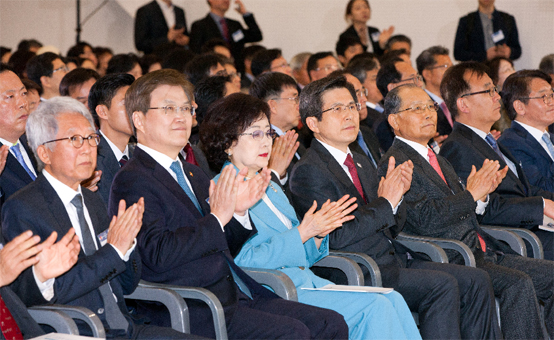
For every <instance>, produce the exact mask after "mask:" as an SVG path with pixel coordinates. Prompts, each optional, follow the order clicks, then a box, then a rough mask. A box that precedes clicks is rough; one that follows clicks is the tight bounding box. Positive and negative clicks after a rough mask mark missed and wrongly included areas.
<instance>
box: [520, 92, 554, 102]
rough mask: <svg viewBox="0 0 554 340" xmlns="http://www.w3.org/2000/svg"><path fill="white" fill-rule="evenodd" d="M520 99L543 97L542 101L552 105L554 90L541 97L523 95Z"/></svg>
mask: <svg viewBox="0 0 554 340" xmlns="http://www.w3.org/2000/svg"><path fill="white" fill-rule="evenodd" d="M519 99H542V101H543V102H544V103H545V104H546V105H550V104H552V102H553V101H554V91H553V92H550V94H545V95H543V96H540V97H522V98H519Z"/></svg>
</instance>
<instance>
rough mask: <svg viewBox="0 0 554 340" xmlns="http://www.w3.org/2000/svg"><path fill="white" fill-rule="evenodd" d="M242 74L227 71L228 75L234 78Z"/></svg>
mask: <svg viewBox="0 0 554 340" xmlns="http://www.w3.org/2000/svg"><path fill="white" fill-rule="evenodd" d="M241 76H242V74H241V73H240V72H231V73H229V77H231V79H233V78H235V77H239V78H240V77H241Z"/></svg>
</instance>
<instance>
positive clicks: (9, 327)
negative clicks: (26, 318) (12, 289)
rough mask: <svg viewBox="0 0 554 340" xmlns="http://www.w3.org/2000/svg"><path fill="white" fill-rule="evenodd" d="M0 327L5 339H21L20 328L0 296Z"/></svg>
mask: <svg viewBox="0 0 554 340" xmlns="http://www.w3.org/2000/svg"><path fill="white" fill-rule="evenodd" d="M0 329H1V330H2V334H3V335H4V337H5V338H6V340H23V335H22V334H21V330H20V329H19V327H18V326H17V323H16V322H15V320H14V319H13V317H12V313H10V310H9V309H8V307H6V303H4V299H2V296H0Z"/></svg>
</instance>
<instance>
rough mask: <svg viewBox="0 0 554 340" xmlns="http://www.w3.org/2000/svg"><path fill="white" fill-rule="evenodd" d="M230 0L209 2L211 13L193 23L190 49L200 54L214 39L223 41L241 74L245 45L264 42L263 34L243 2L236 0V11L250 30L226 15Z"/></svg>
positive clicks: (211, 0)
mask: <svg viewBox="0 0 554 340" xmlns="http://www.w3.org/2000/svg"><path fill="white" fill-rule="evenodd" d="M230 3H231V2H230V1H229V0H208V5H209V6H210V13H208V15H207V16H206V17H205V18H204V19H200V20H198V21H195V22H193V23H192V27H191V29H190V48H191V49H192V50H193V51H194V52H195V53H200V52H201V48H202V45H204V44H205V43H206V42H207V41H209V40H211V39H213V38H219V39H223V40H225V41H226V42H227V44H228V46H229V48H230V49H231V54H232V55H233V58H234V59H235V63H236V66H237V68H238V71H239V72H242V71H243V62H242V50H243V49H244V44H246V43H253V42H258V41H260V40H262V32H261V31H260V28H259V27H258V24H257V23H256V20H255V19H254V15H253V14H252V13H250V12H248V11H247V10H246V7H244V5H243V3H242V1H240V0H236V1H235V3H236V5H237V8H236V11H237V12H238V13H239V14H240V15H242V18H243V19H244V22H245V23H246V26H247V27H248V29H244V27H242V25H241V24H240V23H239V22H238V21H236V20H232V19H229V18H225V13H226V12H227V10H229V5H230Z"/></svg>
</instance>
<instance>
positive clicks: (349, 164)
mask: <svg viewBox="0 0 554 340" xmlns="http://www.w3.org/2000/svg"><path fill="white" fill-rule="evenodd" d="M344 165H346V167H347V168H348V171H349V172H350V176H352V182H354V186H355V187H356V189H357V190H358V193H359V194H360V196H362V198H363V199H364V202H365V203H367V200H366V198H365V195H364V190H363V189H362V183H361V182H360V178H359V177H358V170H356V165H354V159H352V155H351V154H348V156H346V160H345V161H344Z"/></svg>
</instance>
